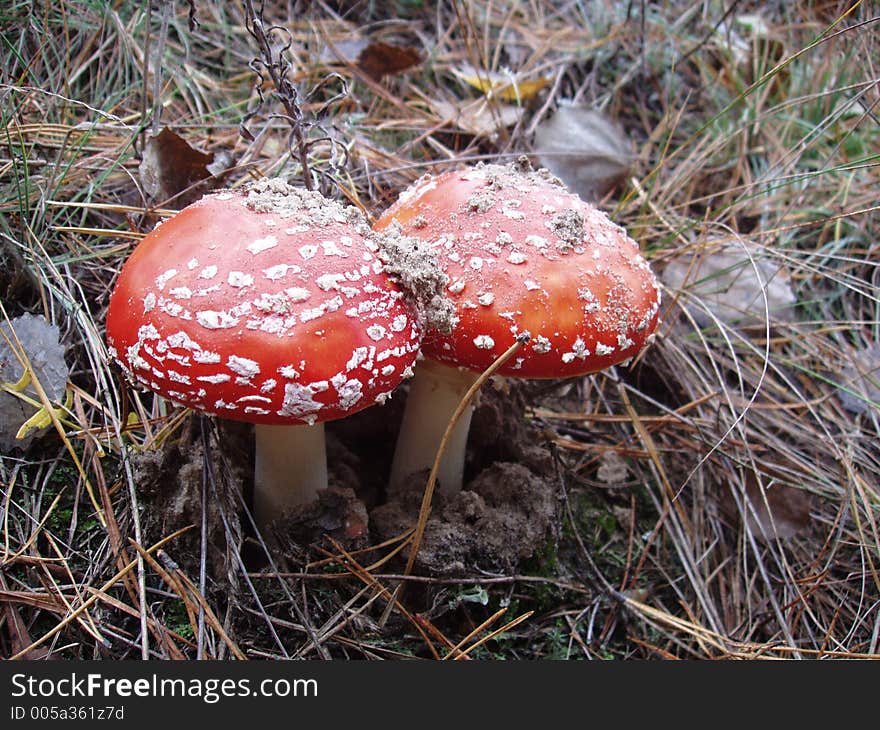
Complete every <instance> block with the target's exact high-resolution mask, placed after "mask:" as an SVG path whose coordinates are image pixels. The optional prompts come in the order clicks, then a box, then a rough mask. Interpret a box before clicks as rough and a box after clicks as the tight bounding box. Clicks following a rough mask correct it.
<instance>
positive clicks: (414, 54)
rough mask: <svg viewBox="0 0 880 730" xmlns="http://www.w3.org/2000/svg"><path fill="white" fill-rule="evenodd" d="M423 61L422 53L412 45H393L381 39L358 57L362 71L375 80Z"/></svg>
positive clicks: (358, 63)
mask: <svg viewBox="0 0 880 730" xmlns="http://www.w3.org/2000/svg"><path fill="white" fill-rule="evenodd" d="M421 62H422V54H421V53H419V51H418V50H417V49H415V48H413V47H412V46H393V45H391V44H389V43H382V42H381V41H378V42H374V43H370V44H369V45H368V46H366V47H365V48H364V49H363V50H361V52H360V53H359V54H358V57H357V65H358V68H360V70H361V71H363V72H364V73H365V74H367V76H369V77H370V78H371V79H373V80H374V81H380V80H381V79H382V77H383V76H390V75H392V74H398V73H400V72H401V71H406V70H407V69H408V68H412V67H413V66H416V65H418V64H420V63H421Z"/></svg>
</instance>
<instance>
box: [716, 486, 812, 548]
mask: <svg viewBox="0 0 880 730" xmlns="http://www.w3.org/2000/svg"><path fill="white" fill-rule="evenodd" d="M744 496H745V499H744V500H743V501H742V508H743V509H742V511H740V509H739V508H738V507H737V502H738V501H739V497H734V495H733V494H732V493H731V490H727V489H725V490H723V491H722V493H721V499H720V503H721V508H722V510H723V511H724V513H725V514H726V515H727V517H728V519H730V520H731V521H733V522H738V523H740V524H741V523H742V520H743V517H745V524H746V527H747V528H748V530H749V532H751V534H752V535H754V536H755V537H756V538H757V539H758V540H760V541H761V542H765V543H766V542H771V541H772V540H775V539H780V540H786V539H789V538H791V537H794V536H795V535H797V534H798V533H799V532H802V531H803V530H804V529H805V528H806V527H807V526H808V525H809V524H810V508H811V506H812V498H811V497H810V494H809V493H808V492H806V491H804V490H803V489H798V488H796V487H792V486H789V485H787V484H782V483H781V482H778V481H772V480H770V479H765V480H764V483H763V486H762V485H761V484H760V483H759V482H758V479H757V477H756V476H755V475H754V474H752V473H749V474H747V475H746V481H745V495H744Z"/></svg>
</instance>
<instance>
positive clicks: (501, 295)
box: [374, 162, 660, 378]
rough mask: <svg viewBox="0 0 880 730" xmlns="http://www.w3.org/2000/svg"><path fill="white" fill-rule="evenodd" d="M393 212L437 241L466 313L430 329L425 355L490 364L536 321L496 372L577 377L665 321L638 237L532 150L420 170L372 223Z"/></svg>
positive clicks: (409, 228) (382, 224)
mask: <svg viewBox="0 0 880 730" xmlns="http://www.w3.org/2000/svg"><path fill="white" fill-rule="evenodd" d="M395 221H396V222H397V224H399V225H400V227H401V233H403V234H404V235H409V236H416V237H418V238H420V239H422V240H425V241H428V242H431V243H432V244H433V245H434V247H435V250H436V253H437V255H438V258H439V260H440V262H441V266H442V267H443V269H444V271H445V272H446V274H447V275H448V276H449V282H450V283H449V285H448V287H447V294H448V296H449V297H450V298H451V299H452V301H453V302H454V303H455V313H456V315H457V316H458V317H459V322H458V324H457V325H456V327H455V328H454V329H453V331H452V332H451V333H450V334H443V333H441V332H437V331H429V332H426V333H425V336H424V340H423V343H422V351H423V352H424V354H425V356H426V357H430V358H432V359H434V360H438V361H441V362H446V363H448V364H453V365H458V366H461V367H465V368H468V369H471V370H478V371H479V370H484V369H485V368H487V367H488V366H489V365H490V364H491V363H492V362H493V361H494V360H495V359H496V358H498V356H499V355H501V354H502V353H503V352H504V351H505V350H506V349H507V348H508V347H510V346H511V345H512V344H513V342H514V340H515V338H516V337H517V336H518V335H520V334H523V333H528V334H529V335H530V337H531V339H530V342H529V344H528V345H526V346H525V347H524V348H522V349H521V350H520V351H519V353H517V356H516V357H514V358H513V359H512V360H511V361H508V363H506V364H505V366H504V367H503V368H502V369H501V370H500V371H499V372H500V373H501V374H504V375H513V376H519V377H527V378H559V377H568V376H572V375H580V374H584V373H589V372H595V371H597V370H602V369H604V368H606V367H609V366H610V365H614V364H616V363H620V362H622V361H625V360H627V359H628V358H630V357H632V356H633V355H635V354H636V353H638V351H639V350H640V349H641V348H642V347H643V346H644V345H645V342H646V340H647V339H648V336H649V335H650V334H651V332H652V331H653V330H654V327H655V326H656V323H657V318H658V314H659V310H660V289H659V287H658V285H657V281H656V279H655V278H654V275H653V274H652V273H651V270H650V268H649V266H648V264H647V262H646V261H645V259H644V258H643V257H642V255H641V253H640V252H639V247H638V244H637V243H636V242H635V241H634V240H633V239H632V238H630V237H629V236H628V235H627V234H626V232H625V231H624V230H623V229H622V228H621V227H620V226H618V225H616V224H614V223H612V222H611V220H609V218H608V217H607V216H606V215H605V213H603V212H602V211H600V210H598V209H597V208H595V207H594V206H592V205H590V204H588V203H586V202H584V201H583V200H581V198H579V197H578V196H577V195H575V194H573V193H571V192H569V191H567V190H566V189H565V187H563V186H562V183H561V182H559V181H558V180H557V179H556V178H554V177H552V176H551V175H550V174H549V173H548V172H547V171H546V170H539V171H535V170H532V169H531V167H530V166H528V163H527V162H526V163H525V164H523V163H517V164H512V165H506V166H501V165H477V166H475V167H472V168H470V169H468V170H464V171H460V172H448V173H444V174H441V175H438V176H426V177H423V178H422V179H421V180H418V181H417V182H416V183H414V184H413V185H412V186H411V187H410V188H408V189H407V190H405V191H404V192H403V193H402V194H401V196H400V198H399V200H398V201H397V202H396V203H394V205H392V206H391V207H390V208H389V209H388V210H387V211H385V213H384V214H383V215H382V216H381V217H380V219H379V220H378V221H377V223H376V225H375V226H374V228H375V229H376V230H380V231H381V230H384V229H386V228H388V227H389V226H391V225H392V223H393V222H395Z"/></svg>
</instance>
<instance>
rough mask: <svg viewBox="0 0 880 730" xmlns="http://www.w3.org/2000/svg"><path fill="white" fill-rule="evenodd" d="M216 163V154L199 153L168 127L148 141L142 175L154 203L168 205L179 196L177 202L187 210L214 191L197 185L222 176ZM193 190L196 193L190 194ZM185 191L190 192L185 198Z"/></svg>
mask: <svg viewBox="0 0 880 730" xmlns="http://www.w3.org/2000/svg"><path fill="white" fill-rule="evenodd" d="M214 162H215V156H214V153H212V152H202V151H201V150H197V149H196V148H195V147H192V146H191V145H190V144H189V143H188V142H187V141H186V140H184V139H183V138H182V137H181V136H180V135H179V134H177V133H176V132H173V131H172V130H170V129H169V128H167V127H166V128H165V129H163V130H162V131H161V132H159V134H157V135H155V136H153V137H150V138H149V139H148V140H147V143H146V144H145V145H144V154H143V159H142V161H141V164H140V167H139V169H138V172H139V173H140V178H141V185H143V188H144V192H145V193H146V194H147V195H148V196H149V198H150V199H151V200H154V201H165V200H168V199H170V198H175V196H178V197H176V198H175V202H176V203H177V204H178V205H180V206H184V205H186V204H187V203H190V202H192V201H194V200H196V199H197V198H199V197H201V196H202V195H203V194H204V193H205V190H206V187H212V185H197V183H199V182H201V181H209V180H211V179H212V178H213V176H214V175H215V174H216V173H218V172H219V170H217V169H216V168H215V165H214ZM222 166H223V165H221V167H222ZM190 186H194V187H193V189H192V190H187V188H189V187H190ZM184 190H187V192H186V193H183V194H182V195H181V193H182V192H183V191H184Z"/></svg>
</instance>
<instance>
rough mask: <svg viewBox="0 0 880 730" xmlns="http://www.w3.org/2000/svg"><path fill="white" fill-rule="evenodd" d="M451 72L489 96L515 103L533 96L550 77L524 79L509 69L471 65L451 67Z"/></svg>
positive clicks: (545, 84)
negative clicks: (493, 68)
mask: <svg viewBox="0 0 880 730" xmlns="http://www.w3.org/2000/svg"><path fill="white" fill-rule="evenodd" d="M452 73H453V74H455V77H456V78H457V79H459V80H460V81H463V82H464V83H466V84H467V85H468V86H472V87H473V88H475V89H478V90H479V91H481V92H482V93H483V94H485V95H486V96H487V97H489V98H494V99H500V100H501V101H507V102H515V103H517V104H521V103H522V102H524V101H528V100H529V99H532V98H534V97H535V96H536V95H537V93H538V92H539V91H540V90H541V89H543V88H544V87H545V86H547V84H549V83H550V79H549V78H546V77H544V76H538V77H537V78H533V79H526V78H524V77H523V76H522V75H521V74H516V73H514V72H513V71H511V70H510V69H502V70H501V71H479V70H477V69H475V68H473V67H472V66H465V67H463V68H461V69H452Z"/></svg>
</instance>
